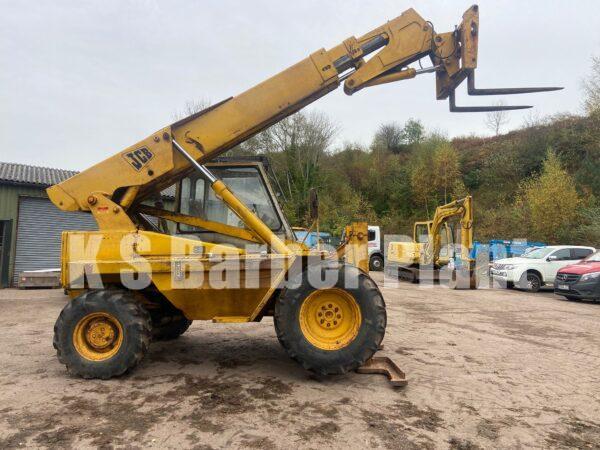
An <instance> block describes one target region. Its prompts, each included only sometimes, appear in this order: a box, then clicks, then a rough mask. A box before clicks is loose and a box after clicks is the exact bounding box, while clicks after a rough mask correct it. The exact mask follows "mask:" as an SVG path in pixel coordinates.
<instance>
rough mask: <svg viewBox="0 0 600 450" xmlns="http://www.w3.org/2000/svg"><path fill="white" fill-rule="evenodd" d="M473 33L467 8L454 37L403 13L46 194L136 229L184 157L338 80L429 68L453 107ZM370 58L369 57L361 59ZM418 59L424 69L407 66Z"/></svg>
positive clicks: (102, 223)
mask: <svg viewBox="0 0 600 450" xmlns="http://www.w3.org/2000/svg"><path fill="white" fill-rule="evenodd" d="M478 28H479V16H478V8H477V6H476V5H474V6H472V7H471V8H469V9H468V10H467V11H466V12H465V14H464V15H463V21H462V23H461V25H460V26H459V27H458V28H457V29H456V30H455V31H454V32H449V33H441V34H438V33H436V32H435V30H434V29H433V26H432V24H431V23H430V22H427V21H425V20H424V19H423V18H422V17H421V16H419V14H417V12H416V11H414V10H413V9H409V10H407V11H405V12H404V13H403V14H402V15H401V16H399V17H397V18H395V19H393V20H391V21H389V22H387V23H386V24H384V25H382V26H380V27H378V28H376V29H375V30H373V31H371V32H369V33H367V34H365V35H363V36H361V37H359V38H355V37H350V38H348V39H346V40H345V41H344V42H342V43H341V44H339V45H337V46H335V47H333V48H332V49H330V50H325V49H321V50H318V51H316V52H314V53H313V54H311V55H310V56H309V57H308V58H306V59H304V60H302V61H300V62H298V63H297V64H295V65H293V66H292V67H290V68H288V69H286V70H284V71H283V72H281V73H279V74H277V75H275V76H273V77H272V78H269V79H267V80H265V81H263V82H262V83H260V84H259V85H257V86H255V87H253V88H251V89H249V90H247V91H246V92H243V93H242V94H240V95H238V96H236V97H232V98H229V99H227V100H225V101H223V102H221V103H218V104H216V105H214V106H212V107H211V108H208V109H206V110H204V111H202V112H199V113H197V114H193V115H191V116H189V117H187V118H185V119H183V120H180V121H178V122H176V123H174V124H172V125H170V126H167V127H165V128H163V129H161V130H158V131H157V132H156V133H153V134H152V135H151V136H149V137H148V138H146V139H144V140H142V141H140V142H138V143H137V144H135V145H133V146H131V147H129V148H127V149H125V150H124V151H121V152H119V153H117V154H116V155H114V156H112V157H110V158H108V159H106V160H105V161H102V162H100V163H98V164H96V165H95V166H93V167H91V168H89V169H87V170H85V171H83V172H81V173H80V174H78V175H75V176H74V177H72V178H70V179H68V180H66V181H64V182H62V183H60V184H58V185H55V186H52V187H50V188H49V189H48V195H49V197H50V199H51V200H52V202H53V203H54V204H55V205H56V206H57V207H59V208H60V209H63V210H69V211H76V210H80V211H91V212H92V214H93V215H94V217H95V218H96V221H97V222H98V225H99V227H100V229H121V230H122V229H135V225H134V223H133V221H132V220H131V217H130V215H133V214H134V213H135V208H136V206H137V205H138V204H139V203H140V202H141V201H142V200H143V199H144V198H147V197H148V196H150V195H153V194H155V193H157V192H159V191H160V190H162V189H164V188H166V187H168V186H170V185H172V184H173V183H175V182H177V181H178V180H179V179H181V178H183V177H184V176H186V175H187V174H188V173H189V172H191V171H192V170H193V169H194V165H195V164H192V162H191V160H192V159H193V160H194V161H196V162H197V163H199V164H200V165H201V164H202V163H205V162H207V161H209V160H211V159H213V158H215V157H216V156H218V155H220V154H221V153H223V152H225V151H227V150H229V149H230V148H232V147H234V146H235V145H237V144H239V143H241V142H243V141H245V140H247V139H248V138H249V137H251V136H252V135H254V134H256V133H258V132H260V131H261V130H263V129H265V128H267V127H268V126H270V125H272V124H274V123H276V122H278V121H280V120H281V119H283V118H285V117H286V116H289V115H290V114H293V113H294V112H296V111H298V110H300V109H301V108H303V107H304V106H306V105H308V104H310V103H312V102H313V101H315V100H317V99H318V98H320V97H322V96H324V95H326V94H328V93H329V92H331V91H333V90H334V89H336V88H337V87H338V86H339V85H340V83H341V82H342V81H344V80H345V86H344V91H345V92H346V93H347V94H349V95H350V94H353V93H355V92H357V91H359V90H361V89H363V88H365V87H369V86H374V85H377V84H383V83H390V82H394V81H400V80H404V79H408V78H413V77H415V76H416V75H418V74H419V73H424V72H435V73H436V78H437V97H438V98H439V99H444V98H447V97H450V100H451V105H452V104H453V99H454V90H455V89H456V87H457V86H458V85H459V84H460V83H461V82H462V81H464V80H465V79H466V78H469V81H470V82H471V80H474V78H473V71H474V69H475V68H476V66H477V38H478ZM375 52H377V53H376V54H374V55H373V56H372V57H371V58H370V59H369V60H368V61H366V60H365V59H364V58H365V57H366V56H367V55H371V54H373V53H375ZM426 56H428V57H430V59H431V60H432V62H433V64H434V65H433V67H431V68H429V69H423V70H415V69H414V68H409V67H408V65H409V64H411V63H413V62H415V61H417V60H419V59H421V58H423V57H426ZM473 89H475V88H474V86H473ZM537 89H538V90H540V89H541V90H552V89H556V88H537ZM496 91H497V90H496ZM517 91H520V92H529V91H528V90H522V89H521V90H517ZM496 93H508V92H496ZM510 93H518V92H514V90H513V92H510ZM501 108H502V107H501ZM503 108H506V107H503ZM451 109H452V108H451ZM454 109H455V110H457V109H456V108H454ZM190 157H191V158H190ZM228 204H229V203H228ZM230 206H231V205H230ZM245 223H246V222H245ZM246 225H247V226H249V224H248V223H246Z"/></svg>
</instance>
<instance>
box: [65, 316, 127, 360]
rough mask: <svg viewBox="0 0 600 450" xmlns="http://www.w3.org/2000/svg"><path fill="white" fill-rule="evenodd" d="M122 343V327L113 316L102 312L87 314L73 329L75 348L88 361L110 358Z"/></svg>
mask: <svg viewBox="0 0 600 450" xmlns="http://www.w3.org/2000/svg"><path fill="white" fill-rule="evenodd" d="M122 343H123V327H122V326H121V324H120V323H119V321H118V320H117V319H116V318H115V317H114V316H112V315H110V314H108V313H104V312H99V313H92V314H88V315H87V316H85V317H84V318H83V319H81V320H80V321H79V322H78V323H77V325H76V326H75V330H74V331H73V345H74V346H75V350H77V353H79V354H80V355H81V356H83V357H84V358H85V359H89V360H90V361H104V360H106V359H109V358H112V357H113V356H114V355H116V354H117V352H118V351H119V349H120V348H121V344H122Z"/></svg>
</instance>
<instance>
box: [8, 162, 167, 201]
mask: <svg viewBox="0 0 600 450" xmlns="http://www.w3.org/2000/svg"><path fill="white" fill-rule="evenodd" d="M78 173H79V172H77V171H76V170H65V169H53V168H51V167H39V166H30V165H29V164H17V163H6V162H0V184H6V183H8V184H25V185H28V186H36V187H39V188H47V187H49V186H53V185H55V184H57V183H60V182H61V181H65V180H66V179H67V178H71V177H72V176H73V175H77V174H78ZM162 196H163V197H171V198H174V197H175V186H170V187H168V188H167V189H165V190H164V191H162Z"/></svg>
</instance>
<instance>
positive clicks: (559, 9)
mask: <svg viewBox="0 0 600 450" xmlns="http://www.w3.org/2000/svg"><path fill="white" fill-rule="evenodd" d="M470 5H471V2H470V1H461V0H454V1H450V0H449V1H434V0H428V1H420V0H411V1H403V0H380V1H376V2H375V1H374V2H369V1H353V0H328V1H316V0H315V1H296V2H288V1H282V0H269V1H267V0H263V1H243V0H237V1H236V0H219V1H208V0H205V1H180V2H163V1H149V0H148V1H131V2H127V1H106V0H104V1H82V0H77V1H72V2H69V1H41V0H38V1H14V0H10V1H5V0H0V6H1V11H2V27H0V58H1V68H0V105H1V110H0V112H1V117H0V127H1V128H0V161H8V162H19V163H26V164H33V165H44V166H50V167H60V168H66V169H77V170H81V169H84V168H86V167H88V166H90V165H92V164H93V163H96V162H98V161H100V160H102V159H104V158H106V157H108V156H110V155H112V154H113V153H116V152H118V151H120V150H122V149H124V148H125V147H127V146H129V145H131V144H133V143H135V142H137V141H139V140H140V139H143V138H145V137H146V136H148V135H149V134H151V133H152V132H153V131H155V130H157V129H159V128H161V127H163V126H165V125H167V124H169V123H170V122H172V116H173V114H174V113H175V112H176V111H178V110H181V109H182V108H183V107H184V105H185V103H186V101H188V100H192V99H208V100H210V101H212V102H217V101H219V100H221V99H224V98H226V97H229V96H231V95H235V94H237V93H240V92H242V91H244V90H246V89H247V88H249V87H252V86H253V85H255V84H257V83H259V82H260V81H262V80H264V79H265V78H267V77H269V76H271V75H273V74H275V73H277V72H279V71H281V70H282V69H285V68H286V67H288V66H290V65H292V64H294V63H296V62H297V61H299V60H301V59H303V58H305V57H306V56H308V55H309V54H310V53H311V52H313V51H315V50H317V49H319V48H321V47H325V48H331V47H332V46H334V45H337V44H339V43H340V42H341V41H342V40H344V39H345V38H347V37H349V36H352V35H354V36H359V35H361V34H364V33H365V32H367V31H369V30H371V29H373V28H375V27H377V26H379V25H381V24H382V23H384V22H385V21H386V20H388V19H392V18H394V17H396V16H398V15H399V14H400V13H401V12H402V11H404V10H405V9H407V8H409V7H414V8H415V9H416V10H417V12H419V13H420V14H421V15H422V16H423V17H424V18H425V19H426V20H430V21H432V22H433V23H434V26H435V28H436V31H437V32H443V31H450V30H452V29H453V27H454V25H455V24H458V23H459V22H460V19H461V16H462V13H463V12H464V10H465V9H467V8H468V7H469V6H470ZM480 19H481V22H480V40H479V68H478V72H477V81H478V84H479V85H480V87H505V86H506V87H510V86H528V85H533V86H536V85H542V86H543V85H558V86H564V87H565V90H563V91H560V92H552V93H545V94H537V95H519V96H510V97H506V98H505V101H506V103H509V104H510V103H513V104H520V103H522V104H533V105H535V106H536V108H535V109H534V111H535V114H540V115H542V116H543V115H548V114H555V113H559V112H573V113H577V112H579V111H580V102H581V87H580V85H581V80H582V78H583V77H584V76H585V75H586V74H587V73H588V71H589V67H590V59H591V56H592V55H594V54H596V55H600V1H598V0H589V1H584V0H578V1H551V0H539V1H524V0H514V1H508V0H507V1H493V2H492V1H482V2H480ZM463 91H464V89H463V90H461V92H460V93H459V97H458V100H457V103H459V104H467V103H469V104H484V103H488V102H492V101H494V100H495V99H494V98H485V97H482V98H479V99H477V98H467V97H466V94H465V93H464V92H463ZM461 94H462V95H461ZM309 109H313V110H318V111H320V112H323V113H325V114H327V115H329V117H330V118H331V119H332V120H333V121H335V122H336V123H337V124H338V126H339V129H340V134H339V136H338V143H341V142H342V141H357V142H361V143H364V144H368V143H369V142H370V140H371V137H372V135H373V133H374V131H375V130H376V129H377V127H378V125H379V124H381V123H383V122H391V121H396V122H399V123H403V122H404V121H406V120H407V119H408V118H410V117H413V118H416V119H419V120H421V121H422V122H423V124H424V125H425V126H426V127H427V128H428V129H438V130H442V131H445V132H446V133H447V134H448V135H449V136H457V135H463V134H471V133H476V134H489V131H488V130H487V129H486V127H485V124H484V119H485V115H482V114H450V113H449V112H448V105H447V103H446V102H441V101H436V100H435V80H434V76H433V74H428V75H421V76H420V77H418V78H417V79H414V80H408V81H403V82H399V83H393V84H390V85H387V86H379V87H373V88H367V89H365V90H363V91H361V92H359V93H357V94H355V95H354V96H352V97H348V96H346V95H345V94H344V93H343V91H342V89H338V90H337V91H334V92H333V93H331V94H329V95H328V96H326V97H325V98H323V99H321V100H318V101H317V102H316V103H314V104H313V105H311V106H310V107H309ZM526 114H528V113H527V112H526V113H522V112H514V113H510V122H509V124H508V126H507V128H506V129H509V128H514V127H518V126H519V125H521V123H522V122H523V119H524V117H525V115H526Z"/></svg>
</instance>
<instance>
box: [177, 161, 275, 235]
mask: <svg viewBox="0 0 600 450" xmlns="http://www.w3.org/2000/svg"><path fill="white" fill-rule="evenodd" d="M211 171H212V172H213V173H214V174H215V175H216V176H217V177H219V178H220V179H221V180H223V182H224V183H225V184H226V185H227V186H228V187H229V189H230V190H231V191H232V192H233V193H234V194H235V195H236V197H237V198H238V199H240V200H241V201H242V202H243V203H244V204H245V205H246V206H247V207H248V208H249V209H250V210H251V211H252V212H254V214H256V215H257V216H258V217H260V219H261V220H262V221H263V222H264V223H265V224H266V225H267V226H268V227H269V228H271V230H273V231H279V230H280V229H281V227H282V223H281V220H280V218H279V215H278V214H277V210H276V209H275V205H274V204H273V201H272V199H271V197H270V195H269V192H268V190H267V188H266V186H265V184H264V180H263V178H262V176H261V174H260V172H259V171H258V169H257V168H256V167H228V168H218V167H215V168H211ZM180 195H181V197H180V203H179V205H180V206H179V210H180V212H181V213H182V214H187V215H190V216H194V217H199V218H201V219H204V220H209V221H212V222H219V223H223V224H226V225H231V226H234V227H243V226H244V224H243V222H242V221H241V220H240V219H239V218H238V216H237V215H236V214H235V213H234V212H233V211H231V209H229V208H228V207H227V205H226V204H225V203H224V202H222V201H221V200H219V199H218V198H217V197H216V195H215V193H214V191H213V190H212V189H211V187H210V185H209V184H208V182H207V181H205V180H204V178H202V177H201V176H199V175H194V176H190V177H187V178H184V179H183V180H182V181H181V189H180ZM179 230H180V231H184V232H185V231H187V232H190V231H201V230H200V229H198V228H196V227H193V226H190V225H185V224H179Z"/></svg>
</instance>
